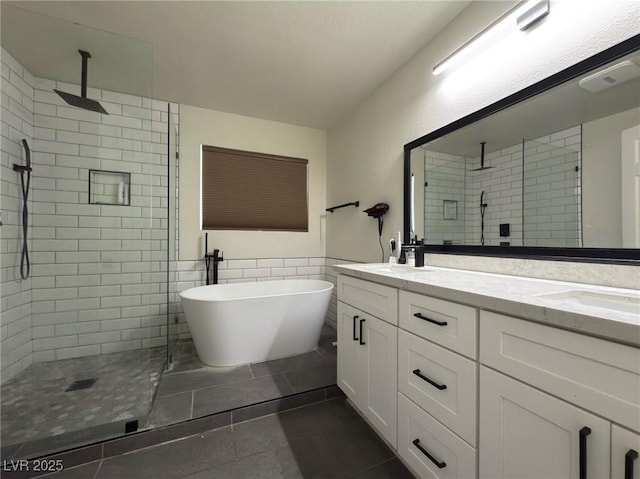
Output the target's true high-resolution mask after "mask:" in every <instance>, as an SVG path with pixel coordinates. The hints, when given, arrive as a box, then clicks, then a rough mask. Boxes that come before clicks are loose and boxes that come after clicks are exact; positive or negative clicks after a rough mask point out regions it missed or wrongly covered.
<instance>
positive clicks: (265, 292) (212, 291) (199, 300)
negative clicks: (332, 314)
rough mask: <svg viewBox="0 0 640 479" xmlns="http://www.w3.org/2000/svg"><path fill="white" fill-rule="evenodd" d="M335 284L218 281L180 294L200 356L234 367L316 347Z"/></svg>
mask: <svg viewBox="0 0 640 479" xmlns="http://www.w3.org/2000/svg"><path fill="white" fill-rule="evenodd" d="M332 289H333V284H331V283H329V282H327V281H321V280H314V279H285V280H279V281H262V282H255V283H233V284H214V285H210V286H199V287H196V288H191V289H187V290H185V291H183V292H181V293H180V298H181V299H182V306H183V308H184V313H185V315H186V317H187V324H188V325H189V329H190V330H191V336H192V338H193V343H194V345H195V347H196V351H197V352H198V356H199V357H200V360H201V361H202V362H203V363H205V364H208V365H210V366H233V365H237V364H246V363H254V362H260V361H266V360H269V359H277V358H284V357H287V356H293V355H296V354H302V353H306V352H309V351H312V350H313V349H314V348H316V347H317V346H318V341H319V339H320V331H321V329H322V325H323V323H324V318H325V315H326V313H327V308H328V307H329V299H330V297H331V290H332Z"/></svg>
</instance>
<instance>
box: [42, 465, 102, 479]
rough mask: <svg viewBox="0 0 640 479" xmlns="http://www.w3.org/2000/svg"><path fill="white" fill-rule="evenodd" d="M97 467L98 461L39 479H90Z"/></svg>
mask: <svg viewBox="0 0 640 479" xmlns="http://www.w3.org/2000/svg"><path fill="white" fill-rule="evenodd" d="M99 467H100V461H95V462H90V463H88V464H83V465H82V466H78V467H73V468H71V469H65V470H64V471H60V472H56V473H53V474H47V475H45V476H41V477H43V478H47V479H92V478H93V477H94V476H95V474H96V471H97V470H98V468H99Z"/></svg>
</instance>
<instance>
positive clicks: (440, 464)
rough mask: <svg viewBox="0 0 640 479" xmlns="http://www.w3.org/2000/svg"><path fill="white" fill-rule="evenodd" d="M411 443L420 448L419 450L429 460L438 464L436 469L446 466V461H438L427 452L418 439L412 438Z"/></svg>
mask: <svg viewBox="0 0 640 479" xmlns="http://www.w3.org/2000/svg"><path fill="white" fill-rule="evenodd" d="M413 445H414V446H416V447H417V448H418V449H420V452H421V453H422V454H424V455H425V456H427V457H428V458H429V459H430V460H431V462H433V463H434V464H435V465H436V466H438V469H442V468H444V467H447V463H446V462H440V461H438V460H437V459H436V458H435V457H433V456H432V455H431V454H429V452H428V451H427V450H426V449H425V448H424V447H422V446H421V445H420V439H414V440H413Z"/></svg>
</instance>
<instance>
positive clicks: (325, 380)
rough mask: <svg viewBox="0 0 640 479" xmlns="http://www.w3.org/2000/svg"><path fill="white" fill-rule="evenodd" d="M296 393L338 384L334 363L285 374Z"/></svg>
mask: <svg viewBox="0 0 640 479" xmlns="http://www.w3.org/2000/svg"><path fill="white" fill-rule="evenodd" d="M284 375H285V376H286V377H287V380H288V381H289V384H291V387H292V388H293V390H294V392H301V391H309V390H311V389H315V388H321V387H325V386H331V385H333V384H336V376H337V367H336V364H334V363H328V364H326V365H323V366H316V367H313V368H307V369H300V370H298V371H290V372H287V373H284Z"/></svg>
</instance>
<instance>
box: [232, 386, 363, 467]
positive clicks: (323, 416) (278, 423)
mask: <svg viewBox="0 0 640 479" xmlns="http://www.w3.org/2000/svg"><path fill="white" fill-rule="evenodd" d="M360 421H362V419H361V418H360V416H359V415H358V413H356V412H355V411H354V410H353V408H352V407H351V406H350V405H349V404H348V403H347V402H346V400H344V398H342V399H335V400H332V401H325V402H321V403H317V404H312V405H310V406H305V407H302V408H299V409H294V410H292V411H286V412H283V413H280V414H276V415H272V416H266V417H262V418H258V419H254V420H251V421H247V422H244V423H241V424H236V425H234V428H233V440H234V442H235V445H236V452H237V454H238V456H239V457H244V456H249V455H252V454H255V453H257V452H261V451H265V450H267V449H273V448H275V447H280V446H284V445H287V444H289V443H290V442H291V441H295V440H297V439H299V438H301V437H308V436H318V435H323V434H329V433H331V432H335V431H338V430H340V429H342V428H344V427H345V425H348V424H351V423H354V422H360Z"/></svg>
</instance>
